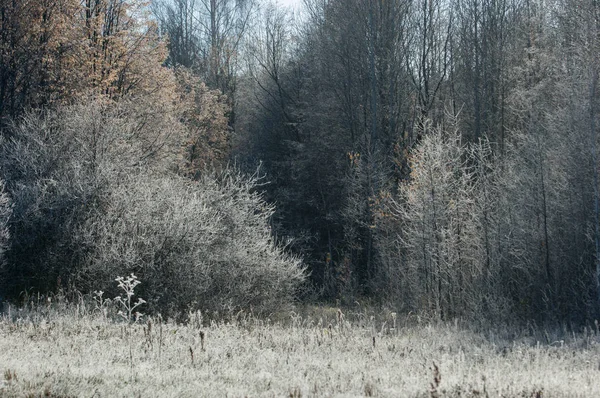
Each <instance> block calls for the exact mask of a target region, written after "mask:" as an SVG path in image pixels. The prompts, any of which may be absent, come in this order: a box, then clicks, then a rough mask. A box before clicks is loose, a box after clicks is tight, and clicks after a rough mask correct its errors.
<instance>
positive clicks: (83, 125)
mask: <svg viewBox="0 0 600 398" xmlns="http://www.w3.org/2000/svg"><path fill="white" fill-rule="evenodd" d="M167 121H168V120H166V119H165V117H164V115H158V114H157V113H151V112H150V110H149V109H140V108H139V104H135V103H133V102H131V103H128V102H127V101H123V102H122V103H119V104H110V103H106V102H104V101H100V100H91V101H89V102H87V103H83V104H78V105H74V106H70V107H64V108H61V109H58V110H56V111H48V112H39V113H29V114H28V115H26V116H24V117H23V118H22V119H20V120H19V121H18V123H14V124H13V125H12V126H11V127H9V128H6V129H5V131H4V132H3V135H4V138H3V140H2V143H1V144H0V178H3V179H4V180H5V182H6V189H7V191H8V192H9V193H10V196H11V198H12V200H13V203H14V210H13V217H12V221H11V231H10V232H11V235H12V237H13V239H12V240H11V250H10V252H9V255H8V258H7V260H8V264H7V265H6V267H4V269H3V275H2V278H0V283H2V284H4V289H5V290H7V291H8V293H9V294H13V295H17V294H19V293H20V292H22V291H23V290H25V289H33V290H38V291H47V290H53V289H54V288H55V287H56V285H57V284H58V283H62V284H63V285H64V284H67V283H69V282H70V279H71V278H70V277H71V275H72V274H73V270H74V269H76V268H77V267H78V265H79V262H80V259H79V258H78V257H77V255H78V254H80V250H79V248H77V247H76V246H74V243H73V232H74V230H75V229H76V228H78V226H79V225H80V224H81V223H82V222H83V221H84V220H86V217H87V215H88V213H89V212H90V211H92V210H93V209H94V207H95V206H98V205H99V202H98V199H99V198H100V197H102V195H103V194H104V192H105V191H107V190H110V184H111V183H112V182H113V181H115V180H119V179H120V178H122V177H121V175H128V174H129V173H132V172H138V171H139V170H140V169H142V168H148V167H150V165H151V166H152V167H153V168H154V169H158V170H164V169H166V168H168V166H167V165H168V163H169V162H168V161H165V159H169V157H173V156H174V155H173V154H172V148H173V146H174V145H171V144H170V142H169V141H168V138H169V137H171V136H173V135H175V134H174V133H175V132H176V128H177V126H176V125H174V127H173V128H171V129H169V124H168V123H167ZM149 126H151V127H149Z"/></svg>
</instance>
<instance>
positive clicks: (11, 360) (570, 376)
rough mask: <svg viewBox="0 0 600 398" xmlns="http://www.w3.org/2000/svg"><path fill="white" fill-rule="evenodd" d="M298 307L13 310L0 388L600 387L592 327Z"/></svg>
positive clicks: (565, 390)
mask: <svg viewBox="0 0 600 398" xmlns="http://www.w3.org/2000/svg"><path fill="white" fill-rule="evenodd" d="M298 311H299V312H300V313H296V312H291V313H289V314H286V315H282V316H279V317H277V318H276V319H275V318H274V319H272V320H269V319H266V320H265V319H263V320H261V319H257V318H255V317H253V316H251V315H248V314H244V313H240V314H238V315H237V316H235V317H232V318H231V320H230V321H228V322H214V321H207V320H206V319H202V316H201V315H200V314H198V313H196V314H191V315H190V319H189V321H188V322H187V323H186V324H185V325H184V324H176V323H174V322H173V321H169V322H167V321H163V320H161V319H160V318H143V319H142V320H141V321H140V322H138V323H137V324H134V325H127V324H126V323H124V322H119V321H116V320H109V319H107V318H106V317H105V316H104V315H103V314H101V313H99V312H97V311H96V312H95V311H86V310H82V309H81V308H80V307H76V308H74V309H72V310H62V311H54V310H48V311H45V310H44V309H43V308H41V309H36V310H35V311H28V310H15V309H14V308H13V309H12V310H11V311H10V312H6V311H5V312H4V314H3V315H2V318H1V320H0V372H1V374H0V379H1V381H0V396H2V397H121V396H122V397H198V396H206V397H208V396H211V397H212V396H214V397H351V396H356V397H358V396H377V397H486V396H489V397H536V398H537V397H576V396H577V397H599V396H600V368H599V366H600V336H599V333H598V328H597V326H592V327H588V328H585V329H584V330H583V331H582V332H581V333H575V334H574V333H572V332H568V331H567V330H562V331H560V332H554V333H552V332H547V331H544V330H542V329H541V328H536V327H534V326H531V327H529V328H526V329H523V330H520V331H518V332H517V331H510V330H508V329H506V330H505V331H503V332H502V333H500V332H498V331H496V332H492V331H490V330H487V331H486V330H484V329H481V330H479V331H477V332H475V331H474V328H469V327H464V326H459V325H458V324H456V323H455V324H450V325H448V324H441V323H432V322H426V321H423V320H420V319H419V318H417V317H411V318H402V319H400V318H398V319H397V318H396V315H395V314H393V313H390V312H386V311H383V310H382V311H379V313H376V312H373V313H372V314H369V313H368V311H367V310H363V311H358V310H357V311H355V312H351V311H349V310H348V311H346V313H342V312H341V311H338V310H336V309H332V308H305V309H304V310H298ZM394 326H395V327H394Z"/></svg>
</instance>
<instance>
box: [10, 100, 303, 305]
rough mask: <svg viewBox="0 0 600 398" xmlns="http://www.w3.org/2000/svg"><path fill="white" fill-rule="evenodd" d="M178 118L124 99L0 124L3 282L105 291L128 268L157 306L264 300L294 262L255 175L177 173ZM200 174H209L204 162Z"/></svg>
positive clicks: (283, 284)
mask: <svg viewBox="0 0 600 398" xmlns="http://www.w3.org/2000/svg"><path fill="white" fill-rule="evenodd" d="M180 129H181V125H178V123H176V122H175V121H173V120H172V119H168V118H165V117H164V115H160V114H159V113H152V112H148V111H147V110H144V109H142V108H140V107H139V106H138V105H136V104H134V103H128V102H127V101H121V102H120V103H119V104H116V105H115V104H113V105H110V104H103V103H99V102H98V101H91V102H90V103H88V104H85V105H77V106H71V107H66V108H63V109H60V110H58V111H56V112H46V113H44V114H29V115H28V116H26V117H24V118H23V119H22V121H21V122H20V123H18V124H16V125H14V126H13V127H12V128H11V129H10V130H9V131H7V132H6V136H7V138H6V139H5V140H4V141H3V142H2V145H0V170H2V176H1V177H2V178H3V179H4V180H5V181H6V183H7V184H6V185H7V192H8V193H9V195H10V196H11V198H12V199H13V201H14V203H15V207H14V214H13V219H12V221H11V231H10V232H11V234H12V236H13V238H14V239H12V243H11V250H10V252H9V255H8V256H7V257H8V258H7V259H8V262H7V265H6V267H4V268H3V275H2V278H1V279H0V280H1V281H2V287H1V288H2V290H4V291H6V292H7V293H9V294H12V295H13V296H15V295H17V294H19V293H20V292H21V291H23V290H26V289H34V290H37V291H52V290H53V289H55V288H56V287H57V285H60V284H62V285H63V286H64V285H65V284H67V283H68V284H70V285H72V286H74V287H76V288H77V289H79V290H82V291H84V292H86V291H88V292H89V291H93V290H100V289H102V290H110V289H111V286H114V285H115V284H114V277H116V276H118V275H126V274H128V273H131V272H135V273H136V274H137V275H139V276H140V280H141V281H142V283H143V284H142V286H143V289H144V291H143V292H142V294H144V298H146V299H147V300H148V301H149V304H150V305H151V306H152V307H153V309H155V310H161V311H165V310H167V309H174V310H176V311H180V310H183V309H186V308H187V307H188V306H190V305H195V306H196V307H198V308H201V309H210V310H217V311H224V310H233V309H239V308H250V307H253V308H254V309H255V310H256V311H271V310H274V309H276V308H278V307H280V305H282V304H286V303H289V302H290V300H291V299H292V297H293V294H294V291H295V289H296V288H297V286H298V284H299V283H300V282H301V281H302V279H303V269H302V266H301V261H300V260H298V259H296V258H292V257H290V256H288V255H286V254H285V253H284V250H283V248H281V247H280V246H278V245H277V244H275V242H274V241H273V239H272V237H271V234H270V228H269V217H270V216H271V214H272V211H273V209H272V207H271V206H269V205H268V204H267V203H265V202H264V200H263V199H262V198H261V197H260V195H258V194H257V193H254V192H253V189H254V185H255V183H256V180H254V179H248V178H244V177H242V176H241V175H238V174H236V173H235V172H233V171H231V170H229V171H225V172H223V173H221V174H220V175H214V176H212V177H211V176H208V175H206V176H203V177H202V178H200V179H198V180H197V181H192V180H190V179H188V178H185V177H182V176H179V175H177V174H176V173H175V170H176V169H177V166H178V164H179V162H180V161H181V160H180V158H179V156H180V154H181V147H182V146H185V142H184V143H183V144H180V143H178V142H177V140H178V137H181V136H182V134H181V130H180ZM207 174H208V173H207Z"/></svg>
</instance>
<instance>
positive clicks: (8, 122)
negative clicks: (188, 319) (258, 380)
mask: <svg viewBox="0 0 600 398" xmlns="http://www.w3.org/2000/svg"><path fill="white" fill-rule="evenodd" d="M599 72H600V4H599V3H598V2H597V1H596V0H449V1H442V0H304V5H303V8H302V9H301V11H299V12H296V13H295V14H294V13H292V12H291V11H290V10H288V9H285V8H282V7H279V6H277V5H275V4H272V3H266V2H260V1H258V0H154V1H153V2H143V1H138V0H36V1H33V0H0V118H1V122H0V123H1V133H0V178H1V181H2V187H3V189H2V195H1V196H0V257H1V261H2V264H3V266H2V268H1V274H0V296H3V297H5V298H10V299H13V300H18V299H19V297H23V294H24V292H26V294H32V293H37V292H40V293H43V294H46V293H51V292H57V291H59V290H61V291H62V290H72V291H79V292H82V293H92V292H93V291H95V290H105V291H109V292H114V290H115V286H114V285H115V283H114V278H115V277H117V276H119V275H128V274H130V273H132V272H133V273H135V274H136V275H138V277H139V278H140V281H142V285H141V288H142V289H143V290H142V292H141V294H142V296H143V297H145V298H147V301H148V304H147V305H148V306H149V308H148V310H154V311H162V312H163V313H177V312H179V311H186V310H187V309H190V308H198V309H202V310H207V311H221V312H227V311H237V310H240V309H251V310H252V311H255V312H257V313H259V312H260V313H270V312H272V311H275V310H278V309H282V308H284V307H285V305H287V304H289V303H292V302H293V301H294V300H305V301H306V300H323V301H329V302H335V301H336V300H337V301H338V302H339V303H340V304H341V305H356V303H364V302H369V303H381V304H384V305H387V306H391V307H392V308H394V309H395V310H397V311H400V312H403V313H409V312H412V313H418V314H426V315H428V316H433V317H438V318H440V319H444V320H447V319H453V318H456V317H460V318H466V319H483V320H494V321H498V320H517V321H527V320H535V321H546V322H556V321H561V322H563V321H564V322H575V323H578V322H583V321H586V320H591V319H594V318H595V317H598V316H600V244H599V241H600V240H599V235H600V230H599V217H598V215H599V214H598V213H599V200H598V199H599V191H598V165H599V162H598V158H597V157H598V155H597V146H598V142H599V139H598V136H597V129H598V127H597V124H598V121H599V120H598V113H599V111H598V110H597V107H598V101H599V99H600V93H599V87H598V86H599V84H598V77H599Z"/></svg>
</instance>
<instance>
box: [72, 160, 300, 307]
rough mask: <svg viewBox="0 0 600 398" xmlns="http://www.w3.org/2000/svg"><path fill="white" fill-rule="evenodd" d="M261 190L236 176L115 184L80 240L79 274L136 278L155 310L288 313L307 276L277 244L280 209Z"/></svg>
mask: <svg viewBox="0 0 600 398" xmlns="http://www.w3.org/2000/svg"><path fill="white" fill-rule="evenodd" d="M253 187H254V181H253V180H249V179H247V178H244V177H242V176H240V175H238V174H236V173H234V172H232V171H226V172H225V173H224V174H223V175H221V176H219V178H218V179H216V178H212V177H205V178H203V179H201V180H200V181H197V182H194V181H191V180H189V179H186V178H183V177H177V176H157V175H137V176H131V177H130V178H128V179H127V180H124V181H121V182H115V184H114V185H113V187H112V189H111V191H110V193H109V195H108V196H107V197H106V201H103V204H102V206H101V207H99V208H98V209H97V210H96V211H95V214H93V215H91V216H90V217H88V219H87V220H86V222H85V223H84V224H83V225H82V226H81V228H80V229H79V230H78V232H77V234H76V236H77V240H78V242H79V243H80V244H81V247H84V248H86V250H85V251H86V253H88V257H87V259H86V261H85V265H84V267H82V268H81V272H80V274H79V277H80V278H81V280H82V282H84V283H88V284H92V285H94V286H98V285H100V286H102V288H103V289H105V288H109V286H110V285H111V284H112V279H113V276H114V275H117V274H118V275H121V274H125V273H130V272H135V274H136V275H138V276H139V278H140V280H141V281H142V282H143V284H142V285H141V288H142V290H143V292H142V293H140V294H141V295H142V296H144V297H145V298H146V299H147V300H148V305H149V306H150V307H151V308H152V309H154V310H162V311H164V310H169V309H170V310H175V311H182V310H184V309H187V307H189V306H190V305H192V306H195V307H197V308H201V309H203V310H210V311H231V310H238V309H242V308H244V309H250V308H253V309H254V310H255V311H257V312H269V311H274V310H277V309H281V308H282V306H285V305H287V304H289V303H290V302H291V300H292V298H293V296H294V293H295V291H296V289H297V287H298V285H299V284H300V282H301V281H302V280H303V269H302V265H301V262H300V260H298V259H297V258H294V257H291V256H289V255H287V254H285V253H284V251H283V250H282V248H280V247H278V246H277V245H276V244H275V242H274V241H273V239H272V237H271V231H270V228H269V222H268V221H269V218H270V216H271V214H272V212H273V208H272V207H271V206H270V205H268V204H267V203H265V202H264V200H263V199H262V198H261V197H260V196H259V195H258V194H257V193H253V192H252V189H253ZM90 287H91V286H90Z"/></svg>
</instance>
